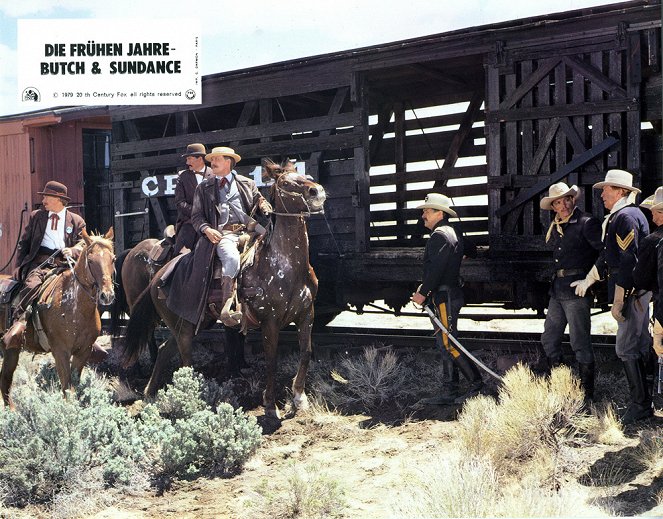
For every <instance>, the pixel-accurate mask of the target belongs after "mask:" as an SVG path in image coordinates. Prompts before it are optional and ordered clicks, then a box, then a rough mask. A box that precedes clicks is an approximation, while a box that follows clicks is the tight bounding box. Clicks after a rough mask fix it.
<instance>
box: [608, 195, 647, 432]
mask: <svg viewBox="0 0 663 519" xmlns="http://www.w3.org/2000/svg"><path fill="white" fill-rule="evenodd" d="M605 225H606V227H605V236H604V249H603V251H602V252H601V255H600V256H599V259H598V261H597V263H596V268H597V270H598V272H599V274H600V275H601V277H602V278H604V277H607V279H608V290H609V293H610V297H611V298H613V297H614V293H615V287H616V286H619V287H622V288H623V289H624V292H625V293H626V295H627V299H626V301H625V302H624V309H623V311H622V315H623V316H624V318H625V320H624V321H623V322H618V324H617V337H616V339H615V351H616V353H617V356H618V357H619V358H620V359H621V360H622V362H623V363H624V371H625V372H626V378H627V380H628V384H629V391H630V398H631V403H630V405H629V408H628V410H627V412H626V414H625V415H624V417H623V418H622V421H623V422H624V423H632V422H633V421H635V420H639V419H642V418H646V417H647V416H651V414H652V410H651V395H650V393H649V389H648V387H647V384H646V380H645V366H644V362H645V360H646V359H647V358H648V356H649V349H650V345H651V337H650V335H649V302H650V300H651V296H652V293H651V292H650V291H649V290H646V289H639V290H636V285H635V279H634V275H633V269H634V268H635V266H636V264H637V258H638V252H639V251H640V250H641V248H642V245H643V243H644V240H645V237H646V236H647V235H648V234H649V224H648V223H647V219H646V218H645V215H644V214H643V213H642V211H641V210H640V209H639V208H638V207H637V206H635V205H633V204H630V205H626V206H625V207H623V208H621V209H618V210H617V211H615V212H614V213H612V214H610V215H608V217H607V222H606V223H605Z"/></svg>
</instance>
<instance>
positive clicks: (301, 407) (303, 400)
mask: <svg viewBox="0 0 663 519" xmlns="http://www.w3.org/2000/svg"><path fill="white" fill-rule="evenodd" d="M292 403H293V404H295V408H296V409H297V410H298V411H306V410H307V409H308V408H309V403H308V397H307V396H306V393H295V396H294V397H293V398H292Z"/></svg>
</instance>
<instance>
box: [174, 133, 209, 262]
mask: <svg viewBox="0 0 663 519" xmlns="http://www.w3.org/2000/svg"><path fill="white" fill-rule="evenodd" d="M205 155H207V151H206V150H205V146H204V145H202V144H198V143H196V144H189V145H188V146H187V147H186V152H185V153H184V154H183V155H182V157H184V158H186V165H187V169H184V170H182V171H180V172H179V177H178V178H177V186H176V187H175V204H176V205H177V222H176V223H175V255H177V254H179V253H180V252H181V251H182V248H184V247H186V248H187V249H189V250H191V251H192V250H193V247H194V246H195V245H196V241H197V240H198V232H197V231H196V229H194V228H193V225H192V224H191V210H192V209H193V194H194V193H195V192H196V188H197V187H198V184H200V183H201V182H202V181H203V180H204V179H205V178H207V177H210V176H213V173H212V169H211V168H210V167H209V166H208V165H207V164H206V163H205Z"/></svg>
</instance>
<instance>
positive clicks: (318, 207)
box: [125, 162, 326, 417]
mask: <svg viewBox="0 0 663 519" xmlns="http://www.w3.org/2000/svg"><path fill="white" fill-rule="evenodd" d="M264 171H265V173H266V174H267V175H268V176H269V177H271V178H272V179H274V184H273V186H272V199H273V200H274V209H275V212H274V213H273V214H274V227H273V230H272V232H271V233H270V234H269V235H268V236H267V238H266V239H265V240H263V241H262V242H261V243H260V244H259V245H258V248H257V250H256V254H255V259H254V261H253V264H252V265H250V266H248V267H246V268H245V269H243V271H242V272H241V273H240V279H239V283H238V285H239V294H240V299H241V301H242V309H243V311H244V313H245V318H247V319H249V321H251V322H253V323H255V324H256V325H257V326H259V327H260V328H261V330H262V336H263V348H264V352H265V358H266V362H267V369H266V384H265V392H264V394H263V403H264V406H265V414H267V415H270V416H276V417H278V409H277V407H276V398H275V393H276V390H275V377H276V361H277V346H278V338H279V332H280V330H281V329H282V328H283V327H284V326H287V325H288V324H290V323H295V325H296V326H297V330H298V334H299V348H300V360H299V369H298V370H297V374H296V376H295V378H294V381H293V386H292V390H293V394H294V399H293V400H294V404H295V407H297V408H300V409H301V408H304V407H306V406H307V404H308V403H307V399H306V394H305V393H304V384H305V379H306V372H307V370H308V365H309V362H310V359H311V328H312V325H313V314H314V311H313V301H314V299H315V295H316V293H317V289H318V280H317V278H316V277H315V273H314V272H313V268H312V267H311V265H310V264H309V248H308V235H307V232H306V223H305V217H306V216H308V215H310V214H312V213H321V212H322V211H323V204H324V201H325V196H326V195H325V190H324V188H323V187H322V186H321V185H319V184H316V183H315V182H313V181H311V180H308V179H307V178H306V177H305V176H303V175H300V174H299V173H297V171H296V170H295V169H294V167H293V166H292V164H290V163H287V165H286V166H277V165H276V164H273V163H271V162H270V163H268V164H267V165H266V166H265V170H264ZM158 278H159V275H158V274H157V276H156V277H155V280H154V281H153V282H152V283H151V284H150V287H149V290H146V291H145V293H144V294H143V295H141V298H140V300H139V301H138V302H137V303H136V306H135V307H134V311H133V313H132V315H131V319H130V321H129V325H128V328H127V342H126V351H125V358H126V359H127V361H128V362H132V361H135V360H136V358H137V357H138V355H139V353H140V349H141V348H143V347H144V346H145V342H146V339H147V336H148V334H149V333H150V332H151V330H152V329H153V327H154V325H155V323H156V321H157V319H158V317H159V316H160V317H161V318H162V319H163V321H164V322H165V323H166V325H167V326H168V328H169V329H170V331H171V332H172V337H171V338H170V339H168V341H167V342H166V343H165V344H164V345H163V346H161V348H160V350H159V355H158V357H157V361H156V364H155V367H154V371H153V373H152V377H151V378H150V381H149V383H148V385H147V387H146V388H145V393H146V394H147V395H153V394H154V392H155V391H156V389H157V388H158V385H159V384H160V378H161V373H162V370H163V368H164V367H165V365H166V364H167V362H168V360H169V359H170V358H171V357H172V356H173V355H175V353H176V351H177V350H176V348H178V349H179V352H180V356H181V359H182V364H183V365H185V366H190V365H191V342H192V339H193V335H194V325H193V324H191V323H189V322H188V321H185V320H183V319H181V318H179V316H177V315H175V314H174V313H173V312H171V311H170V310H169V309H168V307H167V306H166V304H165V301H164V300H163V299H159V297H158V295H159V294H158V282H157V280H158ZM207 319H208V322H210V320H211V317H209V316H208V317H207Z"/></svg>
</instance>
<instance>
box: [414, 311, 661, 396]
mask: <svg viewBox="0 0 663 519" xmlns="http://www.w3.org/2000/svg"><path fill="white" fill-rule="evenodd" d="M424 309H425V310H426V313H427V314H428V315H429V316H430V318H431V320H432V321H433V322H434V323H435V324H436V325H437V327H438V328H439V329H440V330H442V331H443V332H444V333H446V334H447V336H448V337H449V338H450V339H451V342H453V343H454V344H455V345H456V346H457V347H458V349H459V350H460V351H462V352H463V353H464V354H465V355H467V356H468V357H469V358H470V360H471V361H472V362H474V363H475V364H476V365H477V366H479V367H480V368H481V369H483V370H484V371H485V372H486V373H488V374H489V375H491V376H493V377H495V378H496V379H497V380H502V377H500V376H499V375H498V374H497V373H495V372H494V371H493V370H491V369H490V368H489V367H488V366H486V365H485V364H484V363H483V362H481V361H480V360H479V359H477V358H476V357H475V356H474V355H472V354H471V353H470V352H469V351H467V350H466V349H465V347H464V346H463V345H462V344H461V343H460V342H458V340H457V339H456V338H455V337H454V336H453V335H451V333H449V329H448V328H447V327H446V326H444V325H443V324H442V322H441V321H440V320H439V319H438V318H437V315H435V312H434V311H433V310H432V309H431V307H430V306H428V305H424ZM660 359H661V358H660V357H659V362H660ZM661 366H663V364H659V368H660V367H661ZM659 372H660V369H659ZM660 384H661V381H660V377H659V388H660V387H661V386H660Z"/></svg>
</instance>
